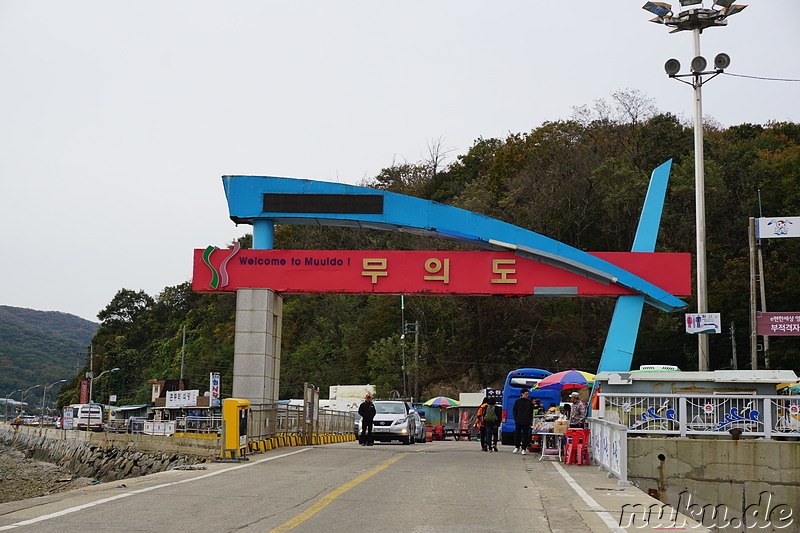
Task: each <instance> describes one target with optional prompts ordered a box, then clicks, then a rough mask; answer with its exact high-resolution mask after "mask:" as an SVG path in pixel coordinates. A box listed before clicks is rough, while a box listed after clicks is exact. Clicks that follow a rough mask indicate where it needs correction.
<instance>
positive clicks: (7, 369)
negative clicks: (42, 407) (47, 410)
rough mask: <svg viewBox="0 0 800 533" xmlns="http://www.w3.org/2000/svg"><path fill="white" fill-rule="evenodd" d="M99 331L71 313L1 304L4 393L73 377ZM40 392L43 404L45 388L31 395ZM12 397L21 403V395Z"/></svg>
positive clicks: (1, 384)
mask: <svg viewBox="0 0 800 533" xmlns="http://www.w3.org/2000/svg"><path fill="white" fill-rule="evenodd" d="M97 328H98V324H97V323H95V322H89V321H88V320H84V319H82V318H80V317H77V316H75V315H69V314H67V313H60V312H57V311H35V310H33V309H24V308H20V307H8V306H5V305H0V391H2V392H3V394H4V395H5V394H7V393H9V392H11V391H14V390H17V389H27V388H28V387H32V386H34V385H50V384H51V383H53V382H55V381H58V380H61V379H65V378H70V377H72V376H73V375H75V373H76V371H77V370H78V369H79V368H81V367H82V366H83V365H84V364H85V363H86V361H87V359H86V347H87V346H88V345H89V342H90V341H91V339H92V337H93V336H94V334H95V333H96V332H97ZM36 391H38V394H39V396H38V397H39V401H38V402H34V403H35V404H36V405H39V403H41V395H42V390H41V388H37V389H35V390H34V391H30V392H29V394H31V395H35V393H36ZM11 397H12V398H13V399H15V400H19V399H20V394H19V393H16V394H12V395H11ZM31 397H35V396H31ZM3 398H5V396H3Z"/></svg>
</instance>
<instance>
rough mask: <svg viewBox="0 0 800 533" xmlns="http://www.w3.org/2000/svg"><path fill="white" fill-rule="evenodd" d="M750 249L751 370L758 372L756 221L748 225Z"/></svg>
mask: <svg viewBox="0 0 800 533" xmlns="http://www.w3.org/2000/svg"><path fill="white" fill-rule="evenodd" d="M747 234H748V241H749V248H750V370H758V334H757V333H756V330H757V326H756V219H755V218H753V217H750V220H749V224H748V231H747Z"/></svg>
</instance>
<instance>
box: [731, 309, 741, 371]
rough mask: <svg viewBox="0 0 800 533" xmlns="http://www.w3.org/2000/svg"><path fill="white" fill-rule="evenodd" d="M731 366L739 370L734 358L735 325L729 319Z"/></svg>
mask: <svg viewBox="0 0 800 533" xmlns="http://www.w3.org/2000/svg"><path fill="white" fill-rule="evenodd" d="M731 368H733V369H734V370H739V363H738V361H737V360H736V327H735V326H734V324H733V321H731Z"/></svg>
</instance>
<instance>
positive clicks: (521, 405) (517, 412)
mask: <svg viewBox="0 0 800 533" xmlns="http://www.w3.org/2000/svg"><path fill="white" fill-rule="evenodd" d="M511 414H512V415H513V416H514V451H513V452H512V453H521V454H522V455H525V454H526V453H528V446H530V443H531V422H532V421H533V402H531V400H530V398H528V389H522V394H521V395H520V397H519V398H517V401H515V402H514V407H513V408H512V410H511Z"/></svg>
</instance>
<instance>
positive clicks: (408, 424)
mask: <svg viewBox="0 0 800 533" xmlns="http://www.w3.org/2000/svg"><path fill="white" fill-rule="evenodd" d="M374 404H375V413H376V414H375V420H374V423H373V426H372V437H373V439H374V440H376V441H381V442H390V441H393V440H399V441H400V442H402V443H403V444H413V443H414V441H415V440H416V431H417V427H416V422H415V419H414V413H415V411H414V410H413V408H412V407H411V406H410V405H409V404H408V403H406V402H402V401H399V400H377V401H375V402H374Z"/></svg>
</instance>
